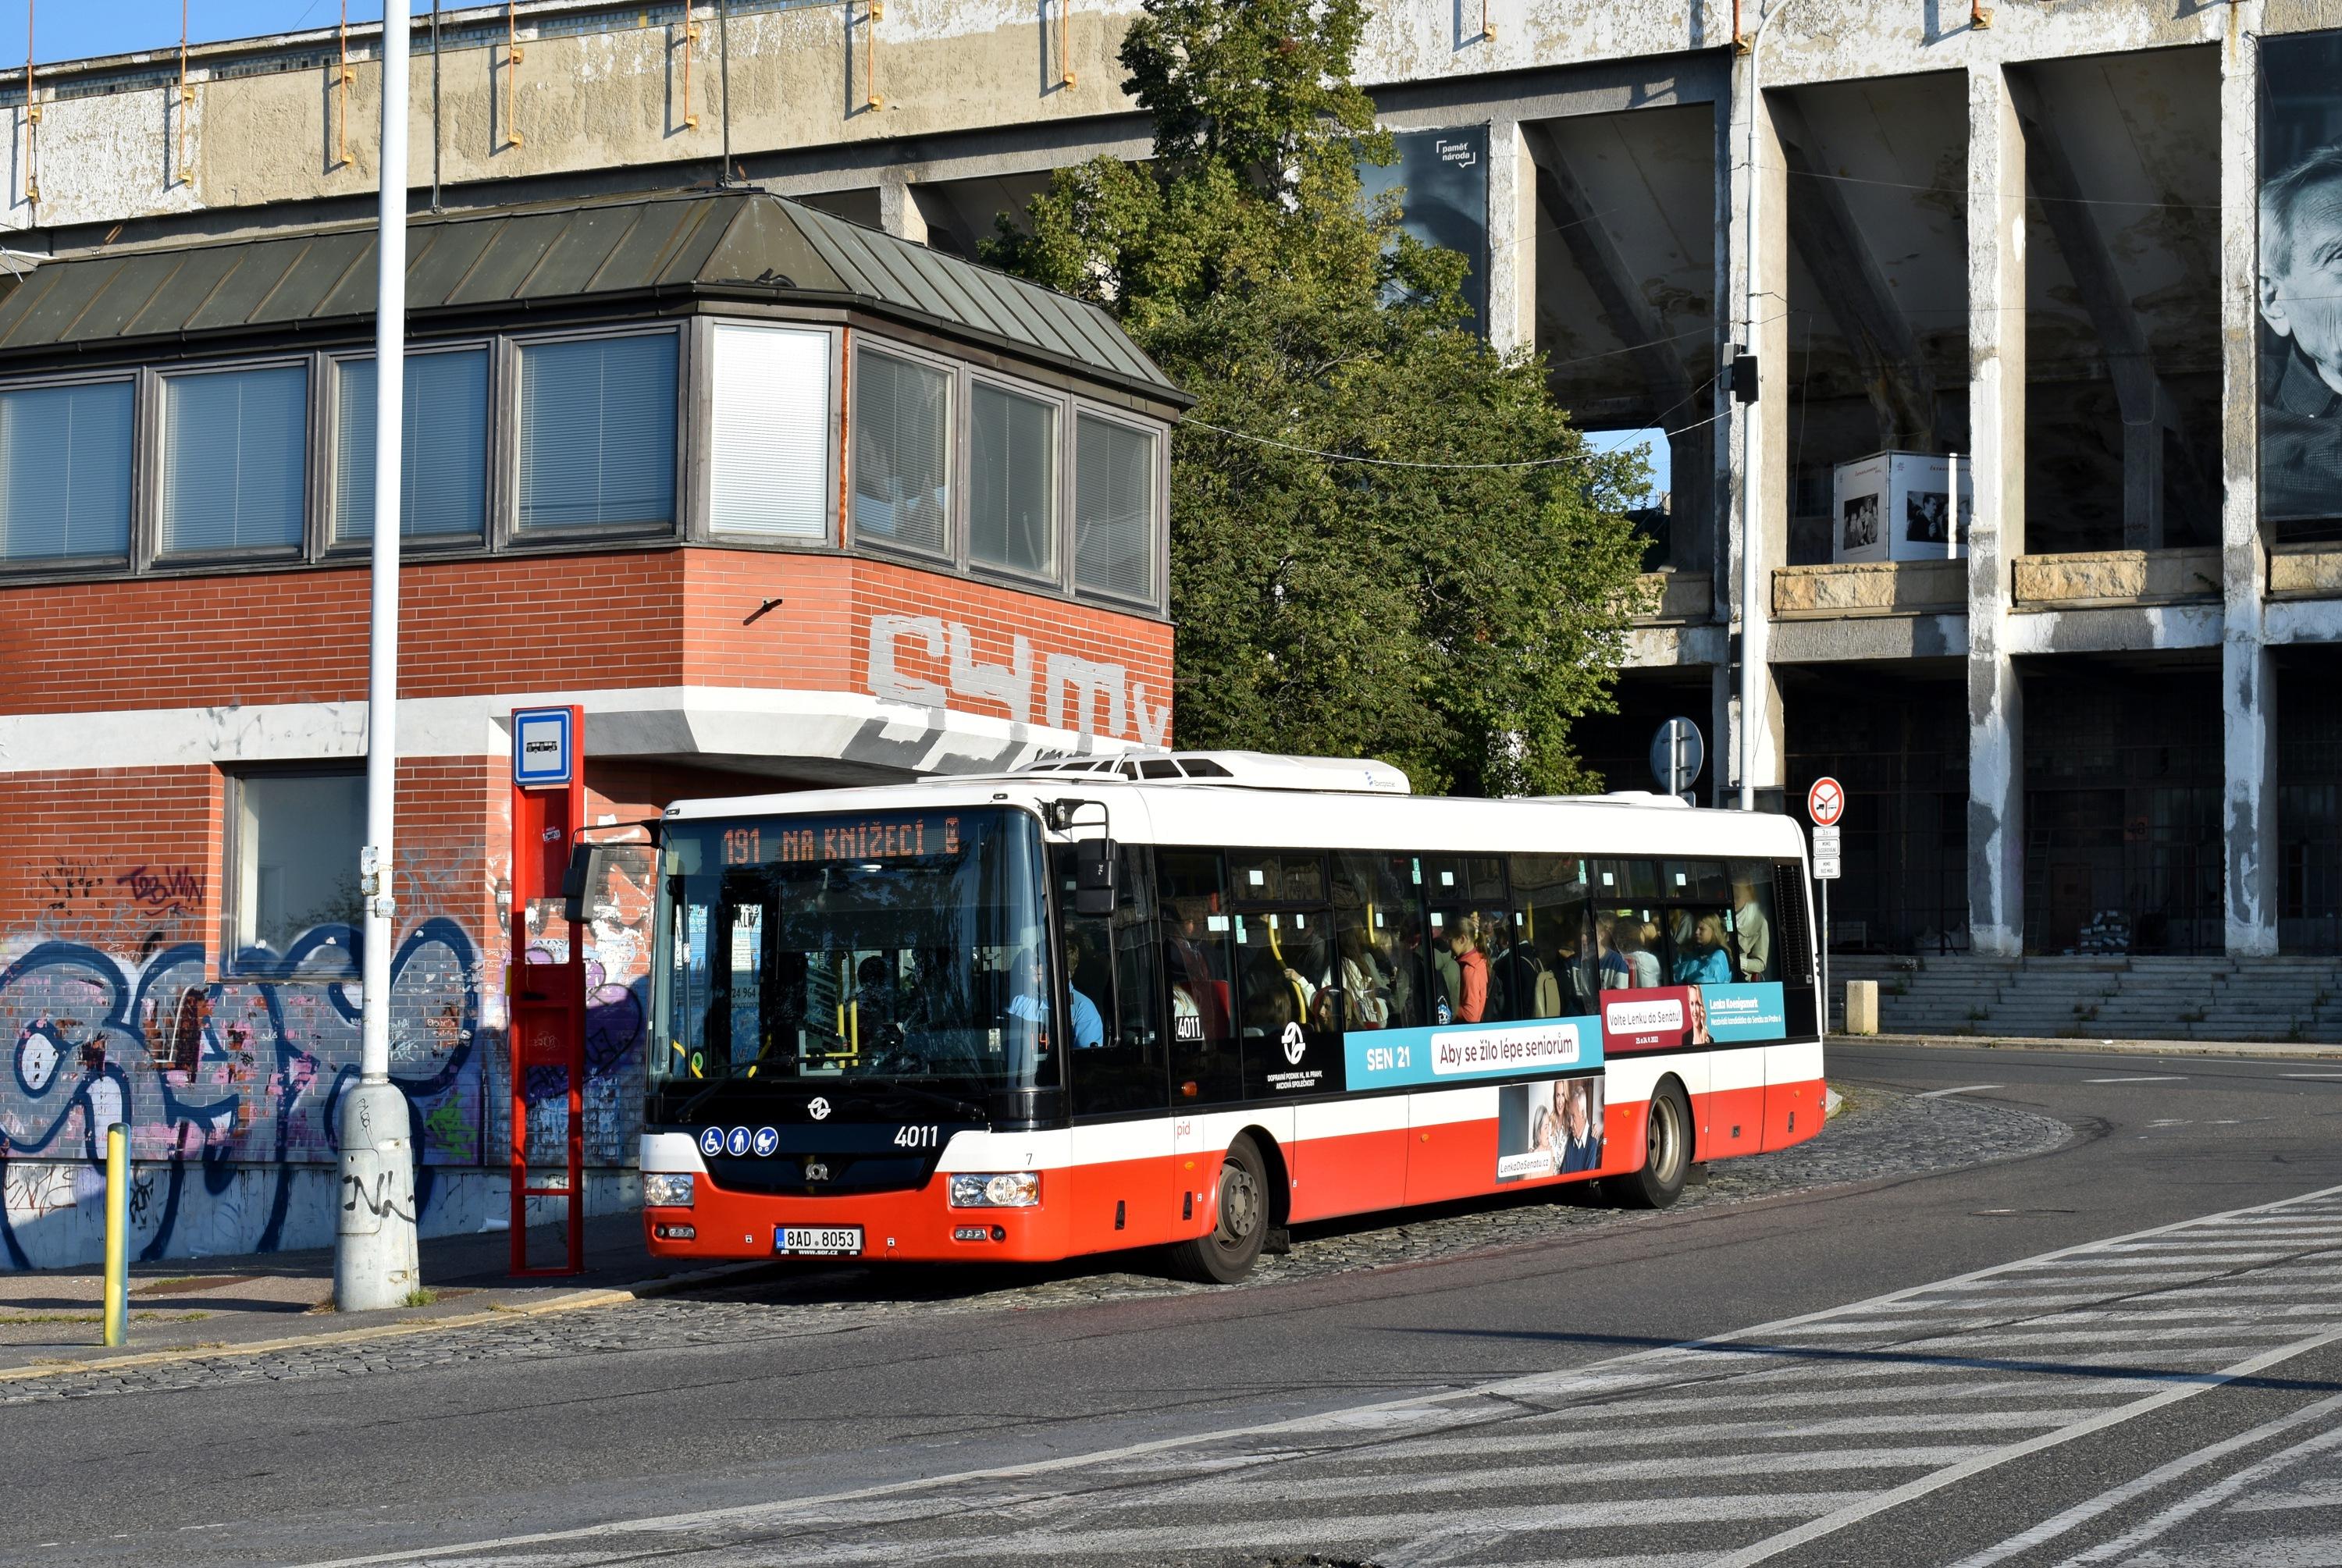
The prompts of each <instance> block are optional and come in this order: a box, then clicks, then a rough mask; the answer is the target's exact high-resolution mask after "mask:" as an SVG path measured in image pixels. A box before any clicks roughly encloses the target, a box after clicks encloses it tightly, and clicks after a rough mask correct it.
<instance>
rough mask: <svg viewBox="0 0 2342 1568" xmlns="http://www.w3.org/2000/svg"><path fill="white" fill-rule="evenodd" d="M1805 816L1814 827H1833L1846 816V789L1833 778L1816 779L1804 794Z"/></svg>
mask: <svg viewBox="0 0 2342 1568" xmlns="http://www.w3.org/2000/svg"><path fill="white" fill-rule="evenodd" d="M1806 814H1807V816H1809V817H1811V818H1813V819H1814V825H1815V826H1816V827H1834V826H1836V825H1837V819H1838V818H1840V817H1842V816H1844V815H1845V814H1846V789H1845V786H1844V785H1842V784H1839V783H1838V782H1837V780H1836V779H1833V778H1818V779H1816V780H1815V781H1814V787H1813V788H1811V789H1809V790H1807V792H1806Z"/></svg>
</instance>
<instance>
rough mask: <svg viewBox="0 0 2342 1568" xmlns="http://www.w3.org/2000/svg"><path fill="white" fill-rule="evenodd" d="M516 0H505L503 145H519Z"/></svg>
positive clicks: (518, 54)
mask: <svg viewBox="0 0 2342 1568" xmlns="http://www.w3.org/2000/svg"><path fill="white" fill-rule="evenodd" d="M517 9H518V5H517V0H505V146H507V147H517V146H519V145H520V18H519V17H518V16H516V15H515V14H514V13H515V11H516V10H517Z"/></svg>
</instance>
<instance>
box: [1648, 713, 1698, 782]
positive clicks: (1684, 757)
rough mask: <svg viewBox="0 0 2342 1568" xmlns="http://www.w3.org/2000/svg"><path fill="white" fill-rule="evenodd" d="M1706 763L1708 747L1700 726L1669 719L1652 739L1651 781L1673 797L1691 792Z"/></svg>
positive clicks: (1686, 721)
mask: <svg viewBox="0 0 2342 1568" xmlns="http://www.w3.org/2000/svg"><path fill="white" fill-rule="evenodd" d="M1706 760H1707V746H1706V742H1704V741H1702V740H1701V739H1700V734H1699V726H1698V725H1697V724H1693V723H1692V722H1691V721H1690V720H1689V719H1669V720H1668V721H1667V722H1666V724H1661V725H1660V726H1659V733H1658V734H1655V735H1653V736H1652V737H1651V777H1653V778H1654V779H1656V780H1657V781H1658V785H1659V787H1660V788H1661V789H1663V790H1665V791H1666V793H1667V794H1683V792H1684V791H1686V790H1687V789H1689V788H1691V786H1692V784H1693V783H1694V782H1695V781H1696V779H1698V777H1699V768H1700V764H1702V763H1704V762H1706Z"/></svg>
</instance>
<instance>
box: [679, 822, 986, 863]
mask: <svg viewBox="0 0 2342 1568" xmlns="http://www.w3.org/2000/svg"><path fill="white" fill-rule="evenodd" d="M958 853H959V818H958V817H957V816H956V815H952V816H879V817H870V818H867V819H866V820H864V821H860V822H846V823H827V822H825V823H820V824H809V825H807V826H805V827H790V826H788V825H786V824H778V823H776V824H770V825H759V826H756V827H733V828H726V829H725V831H724V864H726V865H765V864H781V865H819V864H824V863H826V862H828V861H834V860H920V859H924V858H925V857H926V856H928V855H956V854H958Z"/></svg>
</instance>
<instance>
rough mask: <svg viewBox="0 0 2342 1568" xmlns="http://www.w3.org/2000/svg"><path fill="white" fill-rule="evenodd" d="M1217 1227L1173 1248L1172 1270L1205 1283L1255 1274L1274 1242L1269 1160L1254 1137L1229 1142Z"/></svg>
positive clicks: (1223, 1282) (1229, 1282)
mask: <svg viewBox="0 0 2342 1568" xmlns="http://www.w3.org/2000/svg"><path fill="white" fill-rule="evenodd" d="M1219 1200H1220V1201H1219V1204H1218V1207H1217V1210H1216V1219H1215V1220H1214V1222H1213V1224H1212V1228H1211V1229H1210V1230H1209V1231H1208V1232H1206V1233H1205V1234H1203V1235H1200V1236H1197V1237H1196V1238H1195V1239H1194V1240H1193V1241H1186V1242H1181V1243H1179V1244H1178V1245H1176V1246H1175V1247H1173V1248H1172V1249H1171V1268H1172V1272H1173V1273H1176V1274H1178V1275H1179V1276H1180V1277H1181V1278H1183V1279H1190V1280H1197V1281H1200V1282H1202V1283H1205V1284H1220V1285H1232V1284H1234V1283H1236V1282H1237V1281H1238V1280H1240V1279H1243V1278H1244V1277H1245V1276H1246V1274H1248V1273H1252V1265H1253V1263H1255V1262H1256V1261H1257V1260H1258V1259H1259V1257H1260V1249H1261V1245H1262V1243H1265V1242H1266V1241H1267V1240H1268V1164H1267V1162H1266V1161H1265V1160H1263V1159H1262V1158H1261V1157H1260V1150H1259V1149H1258V1148H1256V1147H1255V1146H1254V1144H1253V1141H1252V1140H1251V1139H1250V1138H1238V1139H1237V1140H1236V1142H1235V1143H1233V1144H1229V1145H1228V1153H1227V1157H1226V1159H1224V1160H1222V1161H1221V1162H1220V1191H1219Z"/></svg>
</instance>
